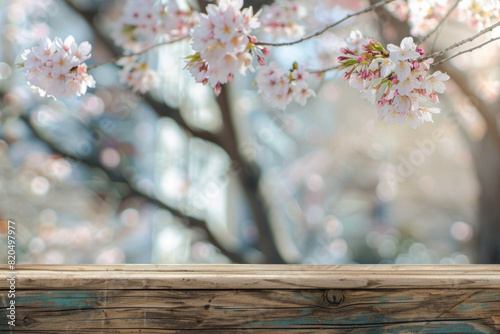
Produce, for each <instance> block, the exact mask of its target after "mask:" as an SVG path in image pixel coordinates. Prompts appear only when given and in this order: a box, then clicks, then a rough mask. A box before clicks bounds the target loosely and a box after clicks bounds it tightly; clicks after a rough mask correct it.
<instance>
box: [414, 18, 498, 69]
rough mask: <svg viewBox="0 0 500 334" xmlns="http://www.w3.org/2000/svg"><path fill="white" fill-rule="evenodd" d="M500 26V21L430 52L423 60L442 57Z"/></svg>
mask: <svg viewBox="0 0 500 334" xmlns="http://www.w3.org/2000/svg"><path fill="white" fill-rule="evenodd" d="M499 26H500V22H497V23H495V24H493V25H491V26H489V27H488V28H485V29H483V30H481V31H480V32H478V33H477V34H475V35H472V36H470V37H469V38H466V39H464V40H462V41H460V42H456V43H455V44H452V45H450V46H448V47H447V48H444V49H442V50H440V51H436V52H434V53H431V54H429V55H427V56H425V57H422V58H420V59H421V60H425V59H429V58H436V57H441V56H442V55H444V54H445V53H446V52H447V51H450V50H452V49H454V48H457V47H459V46H461V45H463V44H465V43H468V42H472V41H473V40H475V39H476V38H478V37H479V36H482V35H484V34H486V33H487V32H490V31H492V30H493V29H495V28H496V27H499Z"/></svg>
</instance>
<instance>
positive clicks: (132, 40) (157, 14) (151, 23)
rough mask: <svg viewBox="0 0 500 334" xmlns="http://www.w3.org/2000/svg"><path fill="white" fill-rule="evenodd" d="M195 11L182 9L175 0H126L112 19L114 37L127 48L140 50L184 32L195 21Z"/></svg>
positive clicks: (187, 31)
mask: <svg viewBox="0 0 500 334" xmlns="http://www.w3.org/2000/svg"><path fill="white" fill-rule="evenodd" d="M197 22H198V14H197V13H196V12H194V11H193V10H181V9H180V8H179V6H178V5H177V2H176V1H175V0H169V1H167V4H166V5H163V4H162V3H161V2H159V1H156V0H128V1H127V2H126V3H125V6H124V8H123V14H122V16H121V17H120V19H119V20H118V21H117V22H115V24H114V30H113V38H114V41H115V43H116V44H117V45H119V46H121V47H123V48H124V49H125V50H126V51H128V52H140V51H142V50H144V49H146V48H148V47H151V46H153V45H154V44H155V43H156V42H158V41H170V40H172V39H176V38H179V37H181V36H185V35H187V34H188V33H189V31H190V30H191V29H192V28H193V27H194V26H195V25H196V24H197Z"/></svg>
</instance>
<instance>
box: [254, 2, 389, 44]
mask: <svg viewBox="0 0 500 334" xmlns="http://www.w3.org/2000/svg"><path fill="white" fill-rule="evenodd" d="M393 1H394V0H383V1H380V2H378V3H376V4H374V5H372V6H370V7H367V8H365V9H363V10H360V11H358V12H355V13H352V14H349V15H347V16H345V17H344V18H343V19H341V20H339V21H337V22H334V23H332V24H330V25H328V26H326V27H325V28H323V29H321V30H319V31H317V32H315V33H313V34H311V35H309V36H305V37H302V38H300V39H298V40H295V41H292V42H284V43H271V42H258V43H256V45H265V46H290V45H295V44H299V43H302V42H304V41H307V40H308V39H311V38H314V37H316V36H319V35H321V34H323V33H324V32H326V31H327V30H329V29H331V28H333V27H335V26H338V25H339V24H341V23H342V22H344V21H346V20H348V19H350V18H351V17H354V16H357V15H361V14H364V13H367V12H369V11H372V10H374V9H377V8H379V7H382V6H384V5H387V4H388V3H390V2H393Z"/></svg>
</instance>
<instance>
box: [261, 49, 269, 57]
mask: <svg viewBox="0 0 500 334" xmlns="http://www.w3.org/2000/svg"><path fill="white" fill-rule="evenodd" d="M262 53H263V54H264V56H269V55H270V54H271V49H270V48H268V47H264V48H262Z"/></svg>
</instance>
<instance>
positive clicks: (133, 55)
mask: <svg viewBox="0 0 500 334" xmlns="http://www.w3.org/2000/svg"><path fill="white" fill-rule="evenodd" d="M188 37H189V34H188V35H184V36H181V37H179V38H175V39H172V40H170V41H166V42H162V43H158V44H155V45H152V46H150V47H148V48H146V49H144V50H142V51H139V52H136V53H131V54H129V55H123V56H118V57H115V58H111V59H110V60H107V61H105V62H104V63H100V64H95V65H92V66H90V67H89V68H87V70H91V69H94V68H96V67H99V66H102V65H106V64H111V63H115V62H117V61H118V60H120V59H122V58H127V57H136V56H140V55H142V54H144V53H146V52H148V51H151V50H153V49H155V48H157V47H160V46H163V45H167V44H172V43H176V42H180V41H182V40H184V39H186V38H188Z"/></svg>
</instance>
